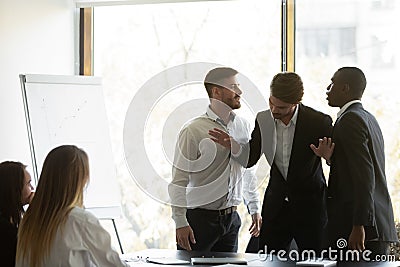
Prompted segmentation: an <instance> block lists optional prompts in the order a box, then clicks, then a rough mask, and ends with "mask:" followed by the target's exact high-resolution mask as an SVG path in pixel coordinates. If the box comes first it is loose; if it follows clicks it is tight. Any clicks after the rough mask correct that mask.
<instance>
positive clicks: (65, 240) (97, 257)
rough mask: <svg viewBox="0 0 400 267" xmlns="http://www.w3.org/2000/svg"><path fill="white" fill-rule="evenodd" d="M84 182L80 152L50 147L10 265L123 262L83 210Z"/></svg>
mask: <svg viewBox="0 0 400 267" xmlns="http://www.w3.org/2000/svg"><path fill="white" fill-rule="evenodd" d="M88 181H89V162H88V156H87V154H86V153H85V152H84V151H83V150H81V149H79V148H77V147H76V146H73V145H64V146H59V147H57V148H55V149H53V150H52V151H50V153H49V154H48V155H47V157H46V159H45V161H44V164H43V168H42V173H41V175H40V178H39V183H38V186H37V190H36V194H35V197H34V199H33V201H32V203H31V204H30V206H29V208H28V210H27V212H26V214H25V216H24V218H23V220H22V222H21V225H20V227H19V231H18V244H17V256H16V266H30V267H38V266H127V265H126V264H125V263H123V262H122V261H121V259H120V257H119V255H118V253H117V252H116V251H114V250H113V249H112V247H111V239H110V235H109V234H108V233H107V231H106V230H104V228H103V227H102V226H101V225H100V223H99V221H98V219H97V218H96V217H95V216H94V215H92V214H91V213H89V212H87V211H85V210H84V208H83V191H84V188H85V186H86V184H87V183H88Z"/></svg>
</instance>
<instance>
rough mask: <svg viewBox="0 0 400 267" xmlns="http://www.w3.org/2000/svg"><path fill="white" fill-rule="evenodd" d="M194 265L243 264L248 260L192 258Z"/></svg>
mask: <svg viewBox="0 0 400 267" xmlns="http://www.w3.org/2000/svg"><path fill="white" fill-rule="evenodd" d="M191 263H192V264H193V265H218V264H228V263H230V264H241V265H246V264H247V260H246V259H245V258H232V257H227V258H214V257H212V258H191Z"/></svg>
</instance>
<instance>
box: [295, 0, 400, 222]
mask: <svg viewBox="0 0 400 267" xmlns="http://www.w3.org/2000/svg"><path fill="white" fill-rule="evenodd" d="M296 3H297V6H296V27H297V31H296V34H297V35H296V40H297V42H296V72H297V73H299V75H301V76H302V78H303V81H304V84H305V90H306V92H305V97H304V98H305V99H304V102H305V103H306V104H310V105H311V106H314V107H316V108H318V109H320V110H323V111H325V112H327V113H329V114H331V116H332V117H333V118H334V119H335V118H336V113H337V112H338V111H339V110H338V108H331V107H329V106H328V105H327V101H326V100H325V99H326V94H325V93H326V87H327V86H328V85H329V83H330V78H331V77H332V75H333V73H334V72H335V71H336V70H337V69H338V68H340V67H342V66H357V67H359V68H361V69H362V70H363V71H364V73H365V75H366V77H367V88H366V90H365V93H364V96H363V99H362V102H363V105H364V106H365V108H366V109H367V110H369V111H370V112H371V113H372V114H374V115H375V116H376V118H377V120H378V122H379V124H380V126H381V128H382V132H383V135H384V138H385V152H386V176H387V180H388V186H389V190H390V193H391V197H392V201H393V205H394V212H395V217H396V218H397V220H398V218H399V216H400V168H399V159H400V156H399V155H400V153H399V151H400V138H399V134H398V133H399V131H400V117H399V116H398V113H399V106H400V91H399V89H398V83H397V79H396V77H397V76H398V74H399V73H400V65H399V61H400V54H399V49H398V48H399V47H400V46H399V45H400V39H399V37H398V36H397V34H396V32H397V31H398V30H397V24H398V22H397V21H398V18H399V14H400V1H364V0H343V1H338V0H326V1H316V0H301V1H297V2H296ZM317 14H318V15H317Z"/></svg>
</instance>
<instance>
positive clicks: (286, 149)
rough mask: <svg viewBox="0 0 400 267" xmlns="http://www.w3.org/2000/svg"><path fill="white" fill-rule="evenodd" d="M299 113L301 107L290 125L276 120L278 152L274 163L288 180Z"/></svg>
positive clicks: (297, 108) (297, 107) (297, 109)
mask: <svg viewBox="0 0 400 267" xmlns="http://www.w3.org/2000/svg"><path fill="white" fill-rule="evenodd" d="M298 113H299V105H297V106H296V111H295V112H294V114H293V117H292V118H291V119H290V121H289V123H288V125H285V124H284V123H283V122H282V121H281V120H279V119H276V120H275V125H276V151H275V157H274V162H275V164H276V166H277V167H278V169H279V170H280V171H281V173H282V175H283V177H284V178H285V179H287V174H288V169H289V162H290V155H291V153H292V145H293V138H294V132H295V130H296V122H297V115H298Z"/></svg>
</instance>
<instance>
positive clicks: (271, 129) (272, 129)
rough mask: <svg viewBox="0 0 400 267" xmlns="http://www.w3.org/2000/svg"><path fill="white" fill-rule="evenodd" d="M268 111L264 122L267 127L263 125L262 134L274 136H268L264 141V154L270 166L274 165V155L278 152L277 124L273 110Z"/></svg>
mask: <svg viewBox="0 0 400 267" xmlns="http://www.w3.org/2000/svg"><path fill="white" fill-rule="evenodd" d="M266 113H267V114H266V116H265V122H264V123H265V124H264V125H265V127H263V135H262V136H272V138H266V140H265V142H264V145H265V150H264V154H265V158H266V159H267V161H268V164H269V166H272V164H273V163H274V157H275V152H276V126H275V120H274V118H273V116H272V114H271V111H270V110H267V112H266ZM264 131H265V132H264ZM264 134H265V135H264Z"/></svg>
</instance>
